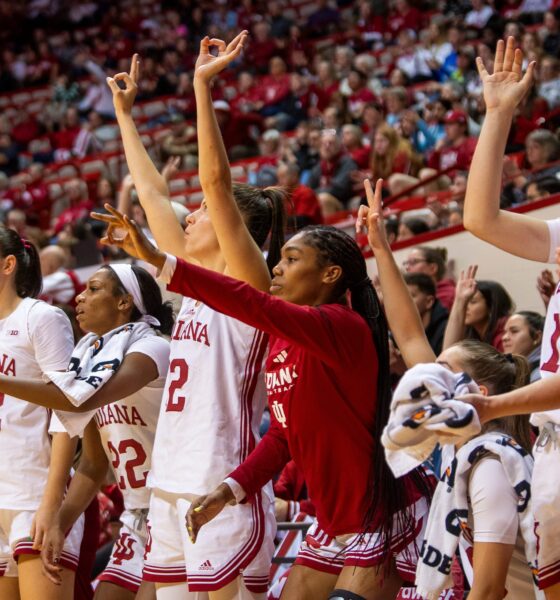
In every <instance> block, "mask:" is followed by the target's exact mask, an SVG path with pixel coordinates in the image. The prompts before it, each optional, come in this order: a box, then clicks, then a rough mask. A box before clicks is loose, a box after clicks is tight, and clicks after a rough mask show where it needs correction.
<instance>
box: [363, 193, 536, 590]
mask: <svg viewBox="0 0 560 600" xmlns="http://www.w3.org/2000/svg"><path fill="white" fill-rule="evenodd" d="M366 195H367V198H368V206H362V207H360V211H359V214H358V220H357V222H356V228H357V230H358V231H360V230H361V229H362V227H364V226H365V227H366V228H367V230H368V240H369V244H370V246H371V248H372V249H373V251H374V253H375V260H376V262H377V266H378V271H379V280H380V285H381V289H382V291H383V298H384V300H385V303H384V304H385V309H386V313H387V319H388V322H389V326H390V328H391V333H392V335H393V336H394V338H395V341H396V343H397V344H398V346H399V350H400V352H401V354H402V356H403V359H404V361H405V363H406V365H407V366H408V367H413V366H414V365H416V364H418V363H433V362H437V363H439V364H441V365H443V366H445V367H447V368H448V369H449V370H451V371H453V372H454V373H461V372H464V373H467V374H468V375H470V376H471V377H472V378H473V379H474V380H475V381H476V382H477V383H478V385H479V386H480V389H481V391H482V392H483V393H485V394H500V393H504V392H510V391H511V390H513V389H516V388H519V387H520V386H523V385H525V384H526V383H527V381H528V375H529V369H528V365H527V364H526V362H525V359H523V358H522V357H521V356H515V357H511V356H506V355H504V354H500V353H499V352H498V351H496V350H495V349H494V348H492V347H491V346H489V345H487V344H485V343H482V342H479V341H475V340H464V341H460V342H458V343H456V344H454V345H452V346H450V347H449V348H447V349H446V350H444V351H443V352H442V353H441V354H440V355H439V357H438V358H437V359H436V357H435V355H434V353H433V351H432V349H431V347H430V345H429V343H428V340H427V338H426V335H425V333H424V329H423V326H422V322H421V321H420V317H419V314H418V311H417V309H416V306H415V305H414V302H413V300H412V298H411V297H410V294H409V292H408V289H407V286H406V284H405V282H404V280H403V277H402V274H401V272H400V270H399V268H398V266H397V263H396V262H395V259H394V257H393V255H392V252H391V249H390V247H389V244H388V242H387V238H386V235H385V226H384V224H383V217H382V206H381V195H380V194H379V195H377V194H376V195H375V196H374V194H373V193H372V190H371V187H370V186H369V184H367V183H366ZM483 398H486V396H483ZM488 442H490V444H496V443H497V445H496V446H491V445H487V446H486V448H487V449H488V448H491V449H493V450H494V453H492V452H491V451H490V452H489V453H487V455H486V456H484V457H483V458H482V459H481V460H478V461H477V462H475V463H474V464H472V465H471V466H470V470H469V467H467V469H466V473H467V476H468V484H467V490H468V497H469V498H470V499H469V501H468V515H467V518H466V519H465V521H464V527H463V526H462V528H461V532H462V533H461V534H460V535H458V536H457V540H456V542H455V545H456V544H457V542H459V538H461V540H460V545H461V548H462V552H461V557H462V560H463V561H467V564H468V568H467V564H465V563H464V567H465V568H464V571H465V575H466V578H467V580H468V581H469V584H470V588H471V589H470V593H469V596H468V597H469V599H470V600H494V599H495V600H500V599H501V598H503V595H504V589H507V590H508V598H510V597H511V598H512V599H515V600H525V599H529V598H533V597H535V590H534V586H533V577H532V572H531V569H530V567H529V565H528V564H527V558H526V557H531V558H532V561H531V562H534V554H535V552H534V550H535V546H536V537H535V536H534V533H533V530H532V520H531V519H530V518H529V519H527V518H524V519H523V521H522V520H521V519H520V517H519V513H518V507H519V506H521V505H524V503H525V500H526V499H525V498H524V497H523V495H522V494H521V493H520V492H519V490H517V489H514V488H513V487H512V484H511V481H510V480H509V479H508V477H509V475H510V473H509V472H508V469H509V467H510V466H511V465H516V467H517V468H518V470H519V472H521V473H522V474H523V477H524V478H525V479H524V480H525V481H530V469H531V466H532V461H531V460H530V458H529V457H528V456H527V449H528V444H529V428H528V423H527V421H526V420H523V419H522V418H519V417H508V418H505V419H501V418H497V419H494V420H491V421H489V422H488V423H487V424H486V425H485V426H484V428H483V430H482V432H481V435H479V436H476V437H474V438H471V439H470V440H468V442H467V443H466V445H465V447H466V448H467V450H466V451H463V452H462V453H461V451H460V449H459V448H456V449H455V451H454V452H453V451H452V452H447V451H446V452H445V456H446V457H447V459H446V462H445V464H444V465H443V467H442V469H441V470H442V473H441V475H442V482H440V484H439V486H438V487H441V490H442V491H443V492H444V493H440V494H438V493H437V490H436V495H435V496H434V500H433V502H432V507H431V508H430V516H429V519H428V530H427V532H426V535H427V540H426V545H428V544H430V545H435V547H440V548H441V547H442V544H443V541H444V537H445V534H444V532H445V526H444V525H443V524H442V523H440V522H438V520H437V515H438V514H439V515H441V513H442V512H444V514H447V513H446V512H445V511H442V508H441V506H442V504H441V502H440V501H441V499H442V498H445V496H449V494H448V493H447V492H446V491H445V490H447V489H449V486H451V485H453V484H452V483H451V482H450V480H447V479H446V478H445V477H443V475H444V473H445V471H446V468H447V466H448V461H450V460H451V459H452V458H453V457H458V458H459V462H461V464H463V463H462V461H461V458H463V459H464V457H465V452H467V454H469V453H470V451H471V450H472V449H473V448H475V447H477V446H478V445H483V444H488ZM504 442H505V443H504ZM442 443H445V442H443V441H442ZM447 447H448V448H450V449H452V447H451V446H447ZM502 448H504V450H503V451H502ZM496 452H497V453H498V454H496ZM527 478H529V479H527ZM465 500H466V499H465ZM444 502H445V500H444ZM528 523H529V525H527V524H528ZM431 524H432V527H430V525H431ZM434 531H435V532H436V539H434V537H433V535H430V532H434ZM428 554H429V553H428ZM432 554H433V553H432ZM452 555H453V554H450V556H452ZM426 556H427V554H424V558H425V557H426ZM426 561H427V562H431V559H426ZM422 562H423V559H421V560H420V561H419V563H420V564H422ZM431 568H432V567H431V565H428V564H426V565H424V566H422V568H421V569H419V570H418V571H417V578H416V579H417V583H418V584H419V585H420V586H421V587H422V589H423V590H424V591H425V590H426V589H429V590H430V591H431V593H432V594H433V596H430V597H434V598H435V597H437V596H439V593H440V592H441V590H442V588H443V587H445V585H444V581H443V579H442V578H441V573H442V572H441V571H440V572H437V569H433V570H431ZM448 583H449V582H448Z"/></svg>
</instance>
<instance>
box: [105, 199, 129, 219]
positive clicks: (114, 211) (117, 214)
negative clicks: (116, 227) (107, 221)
mask: <svg viewBox="0 0 560 600" xmlns="http://www.w3.org/2000/svg"><path fill="white" fill-rule="evenodd" d="M103 208H104V209H105V210H107V211H109V212H110V213H111V214H112V215H113V216H114V217H116V218H117V220H118V222H119V223H124V214H123V213H122V212H121V211H120V210H117V209H116V208H114V207H113V206H111V205H110V204H108V203H107V204H104V205H103Z"/></svg>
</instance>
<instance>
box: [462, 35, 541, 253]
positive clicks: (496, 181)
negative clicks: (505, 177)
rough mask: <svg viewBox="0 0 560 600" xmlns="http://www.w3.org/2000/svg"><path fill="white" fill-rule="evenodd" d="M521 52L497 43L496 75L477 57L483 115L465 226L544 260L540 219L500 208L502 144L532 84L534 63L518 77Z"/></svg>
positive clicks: (503, 246)
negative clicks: (482, 99) (484, 114)
mask: <svg viewBox="0 0 560 600" xmlns="http://www.w3.org/2000/svg"><path fill="white" fill-rule="evenodd" d="M522 63H523V54H522V52H521V50H519V49H516V48H515V41H514V39H513V38H512V37H510V38H508V41H507V46H506V45H505V44H504V42H503V40H500V41H498V45H497V47H496V56H495V59H494V73H493V74H492V75H489V74H488V72H487V71H486V68H485V67H484V63H483V61H482V59H481V58H480V57H478V58H477V67H478V72H479V74H480V77H481V79H482V83H483V87H484V101H485V103H486V117H485V118H484V123H483V125H482V130H481V132H480V137H479V139H478V143H477V146H476V150H475V153H474V156H473V160H472V163H471V168H470V172H469V178H468V182H467V191H466V195H465V208H464V217H463V223H464V225H465V228H466V229H468V230H469V231H470V232H472V233H473V234H474V235H476V236H477V237H479V238H480V239H482V240H484V241H486V242H488V243H490V244H492V245H494V246H497V247H498V248H501V249H502V250H505V251H506V252H509V253H510V254H515V255H516V256H520V257H522V258H527V259H529V260H535V261H539V262H545V261H547V260H548V256H549V246H550V236H549V232H548V226H547V224H546V223H545V222H544V221H540V220H538V219H534V218H532V217H528V216H527V215H520V214H516V213H512V212H508V211H505V210H500V191H501V183H502V164H503V158H504V152H505V147H506V141H507V137H508V134H509V130H510V127H511V122H512V119H513V115H514V112H515V109H516V107H517V105H518V104H519V103H520V102H521V101H522V99H523V98H524V97H525V95H526V94H527V93H528V91H529V89H530V87H531V85H532V83H533V71H534V67H535V63H534V62H532V63H530V64H529V67H528V68H527V71H526V73H525V75H523V74H522Z"/></svg>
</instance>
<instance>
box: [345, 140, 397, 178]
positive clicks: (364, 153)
mask: <svg viewBox="0 0 560 600" xmlns="http://www.w3.org/2000/svg"><path fill="white" fill-rule="evenodd" d="M370 153H371V148H370V147H369V146H362V147H361V148H355V149H354V150H350V152H349V153H348V154H350V156H351V157H352V160H353V161H354V162H355V163H356V164H357V165H358V169H367V168H368V167H369V155H370ZM401 172H404V171H398V173H401Z"/></svg>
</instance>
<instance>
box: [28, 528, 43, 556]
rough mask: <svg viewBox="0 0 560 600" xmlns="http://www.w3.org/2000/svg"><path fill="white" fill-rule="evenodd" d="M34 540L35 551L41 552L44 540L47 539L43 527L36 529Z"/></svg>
mask: <svg viewBox="0 0 560 600" xmlns="http://www.w3.org/2000/svg"><path fill="white" fill-rule="evenodd" d="M31 537H32V538H33V550H41V548H42V547H43V540H44V537H45V530H44V529H43V528H42V527H36V528H35V532H34V535H32V536H31Z"/></svg>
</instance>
